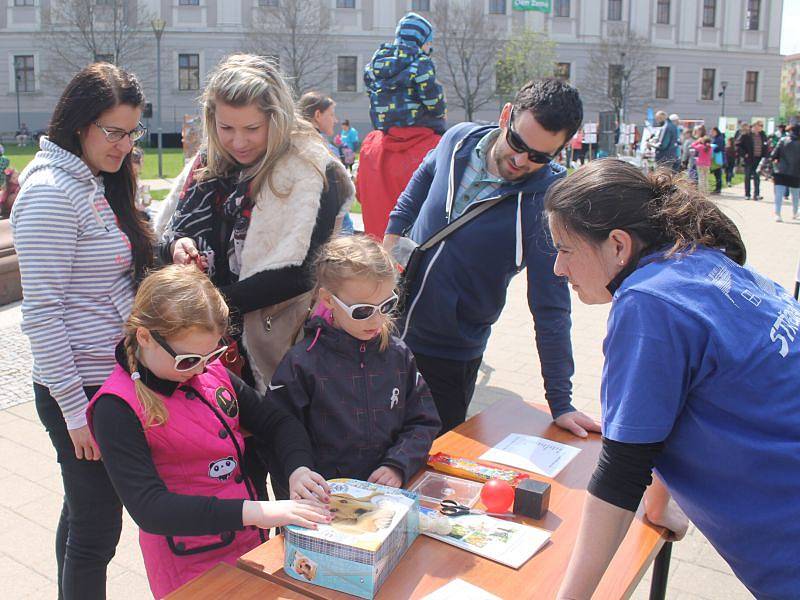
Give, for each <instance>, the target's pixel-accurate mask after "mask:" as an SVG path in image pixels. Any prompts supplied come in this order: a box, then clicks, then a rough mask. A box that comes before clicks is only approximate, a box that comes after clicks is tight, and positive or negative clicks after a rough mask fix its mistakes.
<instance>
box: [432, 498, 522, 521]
mask: <svg viewBox="0 0 800 600" xmlns="http://www.w3.org/2000/svg"><path fill="white" fill-rule="evenodd" d="M439 512H440V513H442V514H443V515H445V516H447V517H460V516H461V515H488V516H490V517H513V516H514V515H513V513H490V512H486V511H485V510H478V509H476V508H470V507H469V506H464V505H463V504H459V503H458V502H456V501H455V500H442V501H441V502H440V504H439Z"/></svg>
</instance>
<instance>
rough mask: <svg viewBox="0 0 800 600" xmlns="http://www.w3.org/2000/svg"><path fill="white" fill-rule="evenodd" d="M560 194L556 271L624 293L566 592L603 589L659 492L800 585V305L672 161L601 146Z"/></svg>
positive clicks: (746, 577) (669, 507)
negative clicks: (752, 261)
mask: <svg viewBox="0 0 800 600" xmlns="http://www.w3.org/2000/svg"><path fill="white" fill-rule="evenodd" d="M545 208H546V210H547V213H548V216H549V221H550V230H551V233H552V236H553V241H554V243H555V246H556V248H557V250H558V258H557V260H556V264H555V272H556V274H557V275H562V276H566V277H568V278H569V281H570V283H571V284H572V286H573V288H574V290H575V291H576V292H577V294H578V296H579V298H580V299H581V300H582V301H583V302H585V303H587V304H602V303H607V302H611V303H612V306H611V312H610V314H609V319H608V333H607V336H606V339H605V341H604V344H603V350H604V354H605V365H604V367H603V379H602V388H601V401H602V412H603V424H602V425H603V449H602V453H601V455H600V459H599V462H598V465H597V469H596V470H595V473H594V475H593V476H592V480H591V482H590V484H589V488H588V491H589V495H588V496H587V500H586V504H585V506H584V514H583V520H582V523H581V528H580V531H579V534H578V540H577V543H576V547H575V549H574V551H573V555H572V559H571V561H570V565H569V569H568V571H567V574H566V576H565V578H564V582H563V584H562V588H561V592H560V594H559V597H560V598H589V597H590V596H591V594H592V592H593V591H594V589H595V587H596V586H597V584H598V582H599V581H600V578H601V577H602V575H603V573H604V571H605V569H606V567H607V566H608V564H609V562H610V561H611V558H612V557H613V556H614V553H615V552H616V550H617V548H618V547H619V544H620V543H621V542H622V539H623V537H624V536H625V532H626V531H627V529H628V527H629V525H630V523H631V521H632V519H633V516H634V513H635V511H636V509H637V507H638V505H639V502H640V500H641V499H642V497H643V496H644V500H645V508H646V513H647V517H648V519H649V520H650V521H652V522H653V523H655V524H658V525H662V526H664V527H666V528H667V529H668V530H669V531H670V532H671V537H672V539H680V538H681V537H682V536H683V535H684V533H685V532H686V527H687V521H686V517H687V516H688V518H689V519H691V520H692V522H694V523H695V525H696V526H697V528H698V529H699V530H700V531H701V532H702V533H703V534H704V535H705V536H706V537H707V538H708V539H709V541H710V542H711V543H712V544H713V545H714V547H715V548H716V549H717V551H718V552H719V553H720V554H721V555H722V556H723V558H724V559H725V560H726V561H727V562H728V564H729V565H730V566H731V568H732V569H733V571H734V573H735V574H736V575H737V577H738V578H739V579H740V580H741V581H742V582H743V583H744V584H745V585H746V586H747V587H748V589H749V590H750V591H751V592H752V593H753V594H754V595H755V596H756V597H757V598H760V599H788V598H796V597H797V594H798V590H800V568H798V562H797V561H798V559H797V557H798V556H800V502H798V498H800V378H798V376H797V374H798V372H800V340H798V339H797V338H798V330H799V329H800V304H798V303H797V301H795V300H794V299H793V298H791V297H790V296H789V295H788V294H787V293H786V292H785V291H784V290H783V289H782V288H781V287H780V286H778V285H777V284H775V283H774V282H772V281H770V280H769V279H767V278H765V277H763V276H761V275H759V274H758V273H756V272H754V271H752V270H750V269H748V268H747V267H745V266H743V265H744V262H745V247H744V243H743V242H742V239H741V236H740V235H739V231H738V229H737V228H736V226H735V225H734V224H733V222H732V221H731V220H730V219H729V218H728V217H727V216H725V215H724V214H723V213H722V211H721V210H720V209H719V208H717V206H716V205H715V204H713V203H712V202H710V201H709V200H708V199H707V198H705V197H704V196H703V195H702V194H700V193H698V192H697V190H696V189H695V188H693V187H692V186H690V185H689V184H688V182H687V181H686V180H685V179H683V178H681V177H678V176H674V175H672V174H671V173H667V172H661V171H659V172H657V173H655V174H651V175H649V176H647V175H644V174H642V173H641V172H640V171H639V170H637V169H636V168H635V167H632V166H630V165H628V164H626V163H624V162H622V161H618V160H613V159H607V160H599V161H595V162H593V163H590V165H589V166H587V167H584V168H583V169H581V170H580V171H578V172H576V173H575V174H573V175H571V176H570V177H567V178H566V179H563V180H561V181H560V182H558V183H557V184H555V185H554V186H553V187H551V188H550V191H549V193H548V196H547V199H546V201H545ZM653 470H655V474H656V475H657V477H655V478H651V475H652V473H653ZM673 498H674V500H673ZM684 511H685V514H684Z"/></svg>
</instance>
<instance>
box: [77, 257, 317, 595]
mask: <svg viewBox="0 0 800 600" xmlns="http://www.w3.org/2000/svg"><path fill="white" fill-rule="evenodd" d="M227 327H228V307H227V305H226V304H225V301H224V300H223V298H222V295H221V294H220V293H219V292H218V291H217V289H216V288H215V287H214V285H213V284H212V283H211V281H210V280H209V279H208V278H207V277H206V276H205V275H204V274H203V273H201V272H200V271H199V270H197V269H196V268H194V267H191V266H178V265H174V266H170V267H167V268H165V269H162V270H160V271H157V272H155V273H153V274H151V275H149V276H148V277H147V278H146V279H145V280H144V281H143V283H142V285H141V287H140V288H139V291H138V293H137V294H136V299H135V301H134V306H133V311H132V313H131V316H130V318H129V319H128V321H127V323H126V325H125V337H124V339H123V341H122V342H120V344H119V345H118V346H117V352H116V357H117V365H116V367H115V368H114V371H113V372H112V374H111V376H110V377H109V378H108V380H107V381H106V382H105V383H104V384H103V386H102V387H101V388H100V390H99V391H98V392H97V394H96V395H95V396H94V398H93V399H92V401H91V402H90V404H89V407H88V409H87V419H88V423H89V426H90V428H91V429H92V433H93V435H94V437H95V439H96V441H97V444H98V446H99V447H100V450H101V452H102V455H103V461H104V463H105V467H106V469H107V470H108V474H109V476H110V478H111V481H112V483H113V484H114V487H115V488H116V490H117V492H118V493H119V496H120V498H121V499H122V502H123V504H124V505H125V507H126V508H127V509H128V512H129V513H130V514H131V516H132V517H133V519H134V520H135V521H136V523H137V524H138V525H139V527H140V532H139V541H140V544H141V548H142V554H143V556H144V563H145V568H146V570H147V577H148V579H149V582H150V588H151V590H152V592H153V595H154V596H155V597H156V598H162V597H164V596H166V595H167V594H169V593H170V592H172V591H173V590H175V589H176V588H177V587H179V586H181V585H182V584H183V583H185V582H187V581H189V580H190V579H192V578H194V577H196V576H198V575H200V574H201V573H203V572H205V571H206V570H208V569H209V568H211V567H213V566H214V565H216V564H217V563H219V562H227V563H230V564H234V563H235V561H236V560H237V559H238V558H239V557H240V556H241V555H242V554H245V553H246V552H248V551H249V550H252V549H253V548H254V547H256V546H258V545H259V544H261V543H262V542H264V541H265V540H266V538H267V535H266V534H267V532H266V531H265V530H267V529H269V528H270V527H276V526H283V525H287V524H295V525H301V526H304V527H309V528H316V525H315V523H324V522H327V521H328V520H329V519H330V514H329V511H328V508H327V506H326V504H324V503H326V502H327V500H328V492H329V488H328V486H327V484H326V483H325V481H324V479H322V477H321V476H320V475H318V474H317V473H314V472H313V471H311V470H310V468H309V467H311V466H312V464H313V462H312V461H313V456H312V453H311V444H310V442H309V439H308V436H307V435H306V432H305V430H304V428H303V426H302V425H301V424H300V423H299V422H298V421H297V419H295V418H294V417H293V416H291V415H290V414H289V413H287V412H285V411H284V410H282V409H281V408H279V407H277V406H275V405H274V404H271V403H269V402H267V401H266V400H265V399H264V398H262V397H260V396H259V395H258V394H257V393H256V392H255V391H254V390H253V389H252V388H250V387H248V386H247V385H246V384H244V383H243V382H242V381H241V380H240V379H238V378H237V377H236V376H234V375H232V374H231V373H229V372H228V371H227V370H226V369H225V367H223V366H222V364H221V363H220V362H219V361H218V360H217V359H218V358H219V357H220V356H221V355H222V354H223V353H224V352H225V350H226V347H225V346H224V345H223V342H221V341H220V340H221V338H222V336H223V334H224V333H225V331H226V329H227ZM245 430H246V431H248V432H250V433H252V434H253V435H255V436H259V437H260V438H261V439H264V440H266V441H268V442H271V443H272V445H273V447H274V448H273V452H274V454H275V456H276V460H277V461H279V462H280V466H281V468H282V469H285V472H286V473H288V474H290V476H289V478H288V487H289V489H290V491H291V494H292V497H293V498H298V500H289V501H282V502H264V501H260V500H259V498H258V497H257V494H256V491H255V487H254V485H253V482H252V481H251V480H250V478H249V477H248V474H247V473H245V472H243V471H242V452H243V448H244V432H245ZM284 485H286V484H284Z"/></svg>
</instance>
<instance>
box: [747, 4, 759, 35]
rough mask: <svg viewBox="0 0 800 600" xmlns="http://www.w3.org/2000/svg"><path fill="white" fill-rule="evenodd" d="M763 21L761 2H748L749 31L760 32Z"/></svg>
mask: <svg viewBox="0 0 800 600" xmlns="http://www.w3.org/2000/svg"><path fill="white" fill-rule="evenodd" d="M760 20H761V0H747V29H749V30H750V31H758V29H759V27H758V26H759V21H760Z"/></svg>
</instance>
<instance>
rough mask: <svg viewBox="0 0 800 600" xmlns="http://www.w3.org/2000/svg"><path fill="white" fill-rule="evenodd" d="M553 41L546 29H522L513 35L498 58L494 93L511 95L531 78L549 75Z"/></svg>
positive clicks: (551, 68) (553, 55)
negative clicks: (541, 30) (542, 30)
mask: <svg viewBox="0 0 800 600" xmlns="http://www.w3.org/2000/svg"><path fill="white" fill-rule="evenodd" d="M555 56H556V54H555V43H554V42H553V41H552V40H551V39H550V38H549V36H548V35H547V33H546V32H539V31H531V30H529V29H524V30H521V31H519V32H518V33H516V34H515V35H513V36H512V37H511V38H510V39H509V40H508V42H506V44H505V46H504V48H503V49H502V50H501V51H500V58H499V60H498V61H497V66H496V75H497V77H496V78H497V94H498V95H499V96H501V97H502V98H506V99H509V100H510V99H511V98H513V96H514V94H516V93H517V90H519V89H520V88H521V87H522V86H523V85H525V84H526V83H527V82H529V81H530V80H531V79H540V78H542V77H552V76H553V75H554V72H553V70H554V68H555Z"/></svg>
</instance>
